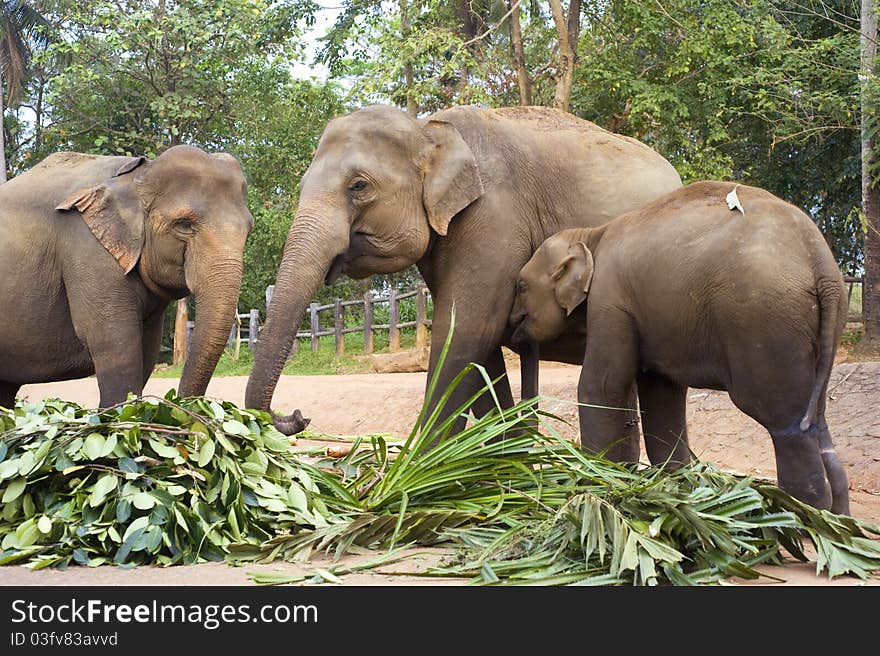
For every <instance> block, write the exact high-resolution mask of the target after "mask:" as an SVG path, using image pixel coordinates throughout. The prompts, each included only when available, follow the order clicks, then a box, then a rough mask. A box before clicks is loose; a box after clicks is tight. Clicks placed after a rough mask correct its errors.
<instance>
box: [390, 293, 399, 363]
mask: <svg viewBox="0 0 880 656" xmlns="http://www.w3.org/2000/svg"><path fill="white" fill-rule="evenodd" d="M399 312H400V310H399V307H398V300H397V292H396V291H395V290H393V289H392V290H391V291H390V292H388V350H389V351H397V350H399V349H400V329H399V328H398V327H397V323H398V321H397V318H398V314H399Z"/></svg>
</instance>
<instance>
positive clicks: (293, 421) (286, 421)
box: [272, 410, 312, 435]
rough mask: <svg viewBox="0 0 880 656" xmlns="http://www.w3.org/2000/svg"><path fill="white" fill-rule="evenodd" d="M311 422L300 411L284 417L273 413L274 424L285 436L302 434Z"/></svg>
mask: <svg viewBox="0 0 880 656" xmlns="http://www.w3.org/2000/svg"><path fill="white" fill-rule="evenodd" d="M311 421H312V420H311V419H309V418H307V417H303V416H302V413H301V412H300V411H299V410H294V411H293V414H290V415H283V416H282V415H276V414H275V413H272V423H273V424H275V428H277V429H278V430H279V431H281V432H282V433H284V434H285V435H296V434H297V433H301V432H302V431H304V430H305V429H306V426H308V425H309V423H310V422H311Z"/></svg>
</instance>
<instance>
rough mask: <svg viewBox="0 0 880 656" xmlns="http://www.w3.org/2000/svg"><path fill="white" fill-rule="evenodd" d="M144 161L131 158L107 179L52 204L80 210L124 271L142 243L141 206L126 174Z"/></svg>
mask: <svg viewBox="0 0 880 656" xmlns="http://www.w3.org/2000/svg"><path fill="white" fill-rule="evenodd" d="M144 161H145V158H143V157H135V158H132V159H131V160H130V161H128V162H126V163H125V164H123V165H122V166H121V167H120V168H119V170H118V171H117V172H116V175H114V176H113V177H112V178H110V179H109V180H107V181H106V182H103V183H102V184H99V185H96V186H94V187H89V188H87V189H81V190H79V191H77V192H75V193H73V194H71V195H70V196H68V197H67V198H65V199H64V200H63V201H61V203H60V204H59V205H58V206H57V207H56V208H55V209H56V210H59V211H68V210H71V209H73V208H76V209H77V210H79V213H80V216H81V217H82V219H83V221H85V223H86V225H87V226H88V227H89V230H91V232H92V234H93V235H94V236H95V238H96V239H97V240H98V241H99V242H101V245H102V246H103V247H104V248H106V249H107V251H108V252H109V253H110V254H111V255H112V256H113V257H114V258H115V259H116V261H117V262H118V263H119V266H121V267H122V270H123V271H125V273H126V274H127V273H129V272H130V271H131V270H132V269H133V268H134V266H135V264H137V261H138V259H139V258H140V256H141V251H142V250H143V246H144V210H143V207H142V205H141V202H140V198H139V197H138V194H137V188H136V186H135V180H134V178H133V177H131V176H128V175H126V174H127V173H129V172H130V171H133V170H134V169H136V168H137V167H138V166H140V165H141V164H142V163H143V162H144Z"/></svg>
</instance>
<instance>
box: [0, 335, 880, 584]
mask: <svg viewBox="0 0 880 656" xmlns="http://www.w3.org/2000/svg"><path fill="white" fill-rule="evenodd" d="M447 347H448V342H447ZM478 369H479V370H480V371H481V372H482V374H483V376H484V377H485V376H486V372H485V371H484V370H482V369H480V368H478ZM464 373H466V372H464ZM464 373H463V374H462V375H464ZM460 380H461V376H460V377H459V378H458V379H457V380H456V381H455V382H454V383H453V385H452V386H451V387H450V388H449V389H448V390H446V391H445V392H444V393H443V394H442V396H441V403H440V406H438V408H437V409H435V410H433V411H431V412H429V410H428V406H425V407H423V409H422V412H421V414H420V416H419V419H418V421H417V423H416V426H415V427H414V428H413V430H412V432H411V434H410V435H409V437H408V438H407V439H406V440H405V441H404V442H403V444H393V445H392V444H389V443H388V441H387V440H386V438H384V437H382V436H375V435H374V436H367V437H360V438H356V440H355V441H354V443H353V444H352V447H353V448H352V450H351V451H350V453H349V454H348V455H346V456H344V457H342V458H335V459H334V458H329V457H327V456H323V455H320V454H318V453H317V452H313V453H311V454H307V453H294V452H292V451H291V450H290V448H289V444H288V440H287V438H286V437H285V436H283V435H281V434H280V433H278V431H276V430H275V429H274V428H273V427H272V424H271V418H270V416H269V414H268V413H265V412H256V411H246V410H243V409H240V408H237V407H236V406H234V405H233V404H230V403H222V404H221V403H218V402H216V401H212V400H209V399H203V398H192V399H180V398H177V397H176V395H175V394H174V392H173V390H171V391H169V393H168V394H166V397H165V398H164V399H162V398H157V397H146V398H141V399H130V400H129V401H128V402H126V403H123V404H120V405H118V406H115V407H113V408H110V409H108V410H105V411H102V412H98V411H93V410H88V409H85V408H82V407H80V406H77V405H75V404H72V403H67V402H64V401H60V400H48V401H42V402H40V403H36V404H31V403H21V402H20V403H19V404H18V405H17V406H16V407H15V408H14V409H12V410H0V498H2V502H3V504H4V505H3V510H2V513H0V548H2V551H0V564H12V563H24V564H26V565H27V566H28V567H32V568H34V569H39V568H43V567H65V566H67V565H71V564H80V565H88V566H98V565H101V564H105V563H108V564H109V563H113V564H117V565H123V566H130V565H137V564H147V563H157V564H162V565H175V564H186V563H196V562H203V561H205V560H221V559H226V560H227V561H229V562H232V563H236V564H241V563H245V562H271V561H273V560H276V559H291V560H292V559H297V560H303V559H308V557H309V556H310V555H311V554H313V553H315V552H319V551H330V552H332V553H334V554H336V555H337V556H338V555H341V554H344V553H347V552H350V551H353V550H355V549H358V548H360V549H364V548H366V549H374V550H379V549H381V550H387V549H391V550H392V551H391V552H390V553H389V554H388V555H387V556H385V557H380V558H379V559H376V560H374V561H372V562H373V566H375V565H377V564H382V562H387V560H388V559H393V558H395V557H397V553H396V552H395V551H393V550H394V549H395V548H397V547H402V546H406V545H413V544H443V545H446V546H449V547H452V548H455V549H456V552H457V554H458V556H457V558H456V560H455V562H453V563H450V564H447V565H446V566H445V567H443V568H440V569H438V570H436V571H433V572H431V573H432V574H434V575H437V576H449V575H458V576H462V575H464V576H468V577H471V578H472V580H473V582H474V583H481V584H533V585H534V584H542V585H558V584H572V583H579V584H592V585H598V584H602V585H620V584H625V585H660V584H674V585H699V584H710V583H716V582H718V581H721V580H723V579H725V578H728V577H731V576H741V577H748V578H755V577H757V576H759V573H758V572H757V571H756V570H755V569H754V568H755V566H756V565H758V564H760V563H766V562H779V560H780V557H781V550H782V549H785V550H786V551H787V552H788V553H790V554H791V555H792V556H794V557H795V558H798V559H800V560H803V561H805V562H806V561H808V560H809V557H808V556H807V553H806V550H805V549H804V545H805V543H810V544H811V545H812V546H813V547H814V548H815V551H816V553H817V556H816V558H815V562H816V569H817V572H825V573H827V575H828V576H829V577H835V576H840V575H844V574H851V575H855V576H859V577H862V578H867V577H870V576H876V573H877V570H878V569H880V547H878V542H877V541H876V540H875V539H872V538H871V534H874V535H878V534H880V526H875V525H872V524H870V523H867V522H863V521H860V520H857V519H854V518H851V517H845V516H839V515H834V514H832V513H829V512H827V511H819V510H816V509H815V508H811V507H809V506H806V505H805V504H802V503H800V502H798V501H796V500H794V499H793V498H791V497H790V496H788V495H787V494H785V493H784V492H783V491H782V490H780V489H779V488H778V487H776V486H775V485H773V484H771V483H769V482H767V481H761V480H755V479H752V478H749V477H744V476H740V475H734V474H728V473H724V472H721V471H718V470H716V469H714V468H713V467H711V466H709V465H701V464H697V465H694V466H691V467H688V468H684V469H682V470H679V471H678V472H676V473H673V474H666V473H664V472H662V471H659V470H656V469H653V468H650V467H641V466H638V467H636V466H630V465H621V464H615V463H611V462H609V461H606V460H604V459H603V458H600V457H590V456H586V455H585V454H584V453H582V452H581V451H580V450H579V449H577V448H576V447H574V446H573V445H571V444H570V443H569V442H567V441H566V440H564V439H562V438H561V437H559V436H558V435H556V434H554V433H553V432H552V429H550V428H549V424H545V425H543V426H542V428H543V431H542V432H537V431H536V430H535V425H536V424H535V422H536V420H537V421H538V422H540V423H543V422H544V416H543V415H541V414H540V413H536V412H535V411H534V406H533V402H523V403H520V404H519V405H517V406H516V407H514V408H510V409H504V410H502V409H500V408H498V409H496V410H495V411H493V412H490V413H488V414H487V415H486V416H484V417H483V418H481V419H477V420H474V421H472V422H471V424H470V425H469V426H468V427H467V428H466V429H465V430H464V431H462V432H459V433H455V434H453V423H454V421H455V418H456V416H458V415H459V414H461V413H463V412H466V409H467V407H468V406H469V405H470V402H471V401H472V400H473V399H471V400H469V401H468V402H467V403H466V404H464V405H462V406H461V407H459V408H458V409H457V410H456V411H454V412H453V413H451V415H450V417H449V418H448V419H446V420H444V421H442V422H441V421H440V420H439V412H440V410H439V408H442V406H443V404H445V403H448V402H449V398H450V394H451V392H452V390H453V389H454V387H455V385H456V384H458V381H460ZM487 383H488V379H487ZM435 385H436V376H435V377H434V379H433V380H432V381H431V384H430V387H431V388H432V390H433V388H434V386H435ZM489 390H490V388H489V387H488V386H487V387H485V388H484V389H482V390H480V391H479V392H478V395H481V394H487V393H490V392H489ZM429 396H430V394H429ZM542 433H543V434H542ZM505 435H507V438H506V439H498V438H501V437H502V436H505ZM511 436H513V437H511ZM432 444H436V447H435V448H433V449H430V450H429V449H428V448H427V447H428V446H429V445H432ZM363 447H366V448H363ZM364 567H366V565H364ZM347 571H351V569H350V568H346V569H344V570H343V569H342V568H338V567H331V568H328V569H325V570H322V571H319V572H317V574H318V577H317V578H316V580H317V581H334V582H335V581H337V580H338V576H339V575H341V574H344V573H345V572H347ZM256 580H257V581H258V582H262V583H282V582H290V580H292V579H290V578H289V577H279V576H270V577H268V578H267V577H260V578H257V579H256ZM297 580H300V579H299V578H298V579H297Z"/></svg>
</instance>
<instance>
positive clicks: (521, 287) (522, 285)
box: [516, 280, 526, 294]
mask: <svg viewBox="0 0 880 656" xmlns="http://www.w3.org/2000/svg"><path fill="white" fill-rule="evenodd" d="M516 291H517V292H519V293H520V294H525V292H526V281H525V280H517V281H516Z"/></svg>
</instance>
